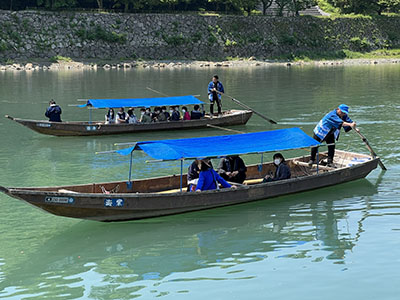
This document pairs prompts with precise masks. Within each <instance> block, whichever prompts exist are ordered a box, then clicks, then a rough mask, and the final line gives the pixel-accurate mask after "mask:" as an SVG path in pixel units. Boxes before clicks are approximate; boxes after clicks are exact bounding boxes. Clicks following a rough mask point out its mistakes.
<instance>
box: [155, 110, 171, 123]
mask: <svg viewBox="0 0 400 300" xmlns="http://www.w3.org/2000/svg"><path fill="white" fill-rule="evenodd" d="M168 119H169V112H167V108H166V107H165V106H163V107H161V112H160V114H159V115H158V121H159V122H165V121H167V120H168Z"/></svg>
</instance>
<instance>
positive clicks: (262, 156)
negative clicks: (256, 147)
mask: <svg viewBox="0 0 400 300" xmlns="http://www.w3.org/2000/svg"><path fill="white" fill-rule="evenodd" d="M263 163H264V153H261V161H260V165H259V166H258V172H260V173H262V170H263Z"/></svg>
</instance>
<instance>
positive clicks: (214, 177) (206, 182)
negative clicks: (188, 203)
mask: <svg viewBox="0 0 400 300" xmlns="http://www.w3.org/2000/svg"><path fill="white" fill-rule="evenodd" d="M197 166H198V168H199V169H200V173H199V181H198V182H197V186H196V192H201V191H208V190H215V189H219V185H218V183H220V184H222V186H223V187H224V188H229V187H232V188H236V186H232V185H230V184H229V183H227V182H226V181H225V179H223V178H222V177H221V176H219V175H218V173H217V172H215V171H214V169H213V168H212V166H211V164H210V162H208V161H207V160H199V161H198V164H197Z"/></svg>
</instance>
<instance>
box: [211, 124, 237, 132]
mask: <svg viewBox="0 0 400 300" xmlns="http://www.w3.org/2000/svg"><path fill="white" fill-rule="evenodd" d="M207 127H211V128H215V129H220V130H225V131H230V132H234V133H244V132H243V131H239V130H233V129H229V128H224V127H220V126H216V125H211V124H207Z"/></svg>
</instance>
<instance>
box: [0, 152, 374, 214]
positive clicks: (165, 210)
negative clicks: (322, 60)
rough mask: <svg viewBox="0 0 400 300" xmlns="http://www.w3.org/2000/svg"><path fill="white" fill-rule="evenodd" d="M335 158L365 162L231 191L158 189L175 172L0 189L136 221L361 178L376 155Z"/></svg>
mask: <svg viewBox="0 0 400 300" xmlns="http://www.w3.org/2000/svg"><path fill="white" fill-rule="evenodd" d="M321 155H322V154H321ZM337 156H339V157H340V156H341V157H352V158H357V159H358V160H360V159H362V160H364V161H363V162H361V163H356V164H354V165H351V166H347V165H348V164H349V163H348V162H349V161H350V162H351V160H349V159H346V164H347V165H345V166H343V165H342V166H340V167H339V168H337V169H332V170H330V171H326V170H325V171H322V170H321V171H319V173H318V174H317V173H315V172H316V171H315V170H313V171H312V172H314V173H312V174H310V175H307V176H297V177H295V178H291V179H288V180H282V181H276V182H269V183H257V184H254V185H241V186H239V187H238V188H237V189H236V190H233V189H220V190H213V191H204V192H201V193H187V192H173V193H161V192H160V191H159V190H160V189H163V188H165V187H172V188H177V187H179V182H180V177H179V176H176V175H174V176H169V177H160V178H152V179H146V180H137V181H134V182H133V190H132V191H131V192H127V190H126V185H125V183H124V182H111V183H104V184H93V185H81V186H63V187H46V188H4V187H1V188H0V190H1V191H3V192H5V193H6V194H8V195H9V196H11V197H14V198H17V199H21V200H23V201H26V202H28V203H30V204H32V205H34V206H36V207H39V208H41V209H43V210H45V211H47V212H50V213H52V214H55V215H60V216H66V217H72V218H81V219H89V220H97V221H125V220H135V219H143V218H150V217H158V216H164V215H172V214H178V213H184V212H190V211H197V210H203V209H210V208H216V207H221V206H227V205H235V204H241V203H246V202H250V201H256V200H262V199H269V198H273V197H277V196H282V195H287V194H292V193H298V192H303V191H308V190H313V189H318V188H322V187H327V186H331V185H336V184H340V183H344V182H349V181H353V180H357V179H361V178H364V177H366V176H367V175H368V174H369V173H370V172H371V171H372V170H374V169H375V168H376V167H377V164H378V158H374V159H372V158H370V157H369V156H367V155H362V154H355V153H350V152H344V151H337ZM307 159H308V158H307V157H302V158H296V159H293V160H292V161H289V164H290V165H291V168H292V171H293V173H294V174H300V175H301V174H302V172H306V171H305V170H306V169H305V168H306V167H300V166H298V165H295V164H294V161H295V160H296V161H297V160H302V161H303V162H305V161H306V160H307ZM335 159H336V157H335ZM342 160H344V159H342ZM272 169H273V166H272V164H271V163H269V164H264V165H263V168H262V171H261V172H259V170H258V168H257V166H256V165H253V166H249V167H248V173H247V174H248V178H249V177H250V178H261V177H262V176H264V175H265V174H267V173H268V172H270V171H271V170H272ZM184 179H186V178H184ZM116 185H118V186H119V185H120V186H121V192H120V193H118V194H102V193H101V192H100V191H101V187H102V186H104V187H106V188H107V189H111V188H112V187H115V186H116ZM69 190H71V191H72V192H69ZM143 190H146V191H147V192H143Z"/></svg>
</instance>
